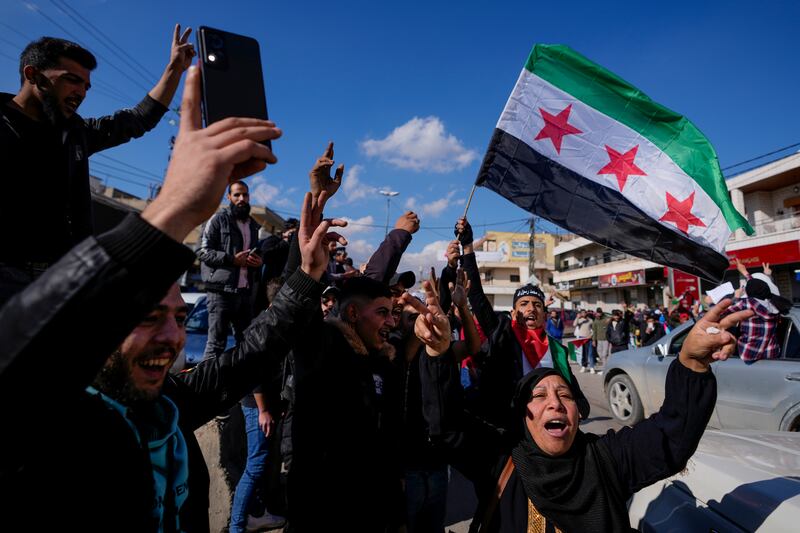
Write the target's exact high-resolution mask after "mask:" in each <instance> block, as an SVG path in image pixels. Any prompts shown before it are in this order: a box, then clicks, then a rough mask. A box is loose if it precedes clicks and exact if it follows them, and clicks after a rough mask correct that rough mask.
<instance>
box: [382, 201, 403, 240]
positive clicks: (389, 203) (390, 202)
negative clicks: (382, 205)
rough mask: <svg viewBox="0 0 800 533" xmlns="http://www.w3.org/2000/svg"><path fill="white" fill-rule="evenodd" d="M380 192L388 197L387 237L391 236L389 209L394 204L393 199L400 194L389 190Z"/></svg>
mask: <svg viewBox="0 0 800 533" xmlns="http://www.w3.org/2000/svg"><path fill="white" fill-rule="evenodd" d="M378 192H379V193H380V194H382V195H384V196H385V197H386V232H385V233H384V234H383V236H384V237H385V236H386V235H389V209H390V207H391V204H392V198H393V197H395V196H397V195H398V194H400V193H399V192H397V191H391V190H389V189H382V190H380V191H378Z"/></svg>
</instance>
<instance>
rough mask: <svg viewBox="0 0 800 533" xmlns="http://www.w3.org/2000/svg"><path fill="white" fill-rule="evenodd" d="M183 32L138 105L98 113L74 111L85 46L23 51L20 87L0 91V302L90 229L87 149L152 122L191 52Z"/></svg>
mask: <svg viewBox="0 0 800 533" xmlns="http://www.w3.org/2000/svg"><path fill="white" fill-rule="evenodd" d="M190 32H191V29H187V30H186V31H185V32H183V34H181V31H180V25H176V26H175V32H174V35H173V39H172V43H171V52H170V58H169V63H168V64H167V67H166V69H165V70H164V73H163V75H162V76H161V79H160V80H159V82H158V83H157V84H156V86H155V87H153V88H152V89H151V90H150V92H149V93H148V94H147V95H145V97H144V99H143V100H142V101H141V102H140V103H139V104H138V105H136V106H135V107H132V108H130V109H122V110H119V111H117V112H116V113H114V114H113V115H110V116H105V117H101V118H97V119H84V118H82V117H81V116H80V115H78V114H77V111H78V107H79V106H80V105H81V103H82V102H83V100H84V98H85V97H86V95H87V92H88V91H89V89H90V87H91V71H92V70H94V68H95V67H96V66H97V61H96V60H95V58H94V56H93V55H92V54H91V52H89V51H87V50H85V49H84V48H82V47H81V46H79V45H77V44H75V43H73V42H70V41H65V40H63V39H56V38H53V37H42V38H41V39H39V40H37V41H34V42H32V43H30V44H29V45H28V46H26V47H25V49H24V50H23V51H22V54H21V55H20V63H19V74H20V83H21V87H20V89H19V91H18V92H17V94H16V95H12V94H7V93H0V168H2V172H3V178H4V179H3V195H2V200H0V228H2V230H0V231H2V233H0V235H2V242H3V246H2V249H1V250H0V305H1V304H2V303H4V302H6V301H7V300H8V299H9V298H11V296H13V295H14V294H15V293H16V292H19V291H20V290H22V289H23V288H25V286H26V285H28V284H29V283H30V282H31V281H33V280H34V279H36V278H37V277H38V276H39V275H40V274H41V273H42V272H44V271H45V270H46V269H47V268H48V267H49V266H50V265H51V264H52V263H54V262H56V261H57V260H58V259H59V258H60V257H61V256H62V255H64V254H65V253H66V252H67V250H69V249H70V248H72V246H74V245H75V244H77V243H78V242H80V241H81V240H83V239H84V238H85V237H88V236H89V235H91V234H92V216H91V215H92V213H91V194H90V190H89V157H90V156H91V155H92V154H94V153H97V152H99V151H101V150H105V149H107V148H111V147H114V146H117V145H120V144H123V143H126V142H128V141H129V140H131V139H132V138H136V137H141V136H142V135H144V134H145V133H146V132H147V131H150V130H151V129H153V128H154V127H155V126H156V124H158V122H159V120H160V119H161V117H162V116H163V115H164V113H166V112H167V109H168V107H169V104H170V102H171V101H172V97H173V96H174V94H175V90H176V89H177V87H178V83H179V82H180V78H181V75H182V74H183V72H184V71H185V70H186V69H187V68H188V67H189V65H190V64H191V61H192V58H193V57H194V55H195V54H194V47H193V46H192V44H190V43H188V42H187V40H188V38H189V33H190ZM34 191H35V192H34ZM31 199H34V200H31Z"/></svg>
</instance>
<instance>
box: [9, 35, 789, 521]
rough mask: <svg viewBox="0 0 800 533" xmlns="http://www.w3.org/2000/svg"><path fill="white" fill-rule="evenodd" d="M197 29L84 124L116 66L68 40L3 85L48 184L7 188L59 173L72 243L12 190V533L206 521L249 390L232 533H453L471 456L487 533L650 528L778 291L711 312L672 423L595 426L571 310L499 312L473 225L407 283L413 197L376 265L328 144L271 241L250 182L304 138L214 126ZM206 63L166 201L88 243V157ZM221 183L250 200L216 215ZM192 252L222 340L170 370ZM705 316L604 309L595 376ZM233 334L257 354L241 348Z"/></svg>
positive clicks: (16, 134)
mask: <svg viewBox="0 0 800 533" xmlns="http://www.w3.org/2000/svg"><path fill="white" fill-rule="evenodd" d="M187 37H188V32H183V33H181V32H180V27H176V29H175V35H174V38H173V43H172V55H171V59H170V62H169V65H168V66H167V68H166V70H165V73H164V76H163V77H162V80H161V82H159V85H158V86H157V87H156V88H154V89H153V91H151V92H150V93H149V95H148V96H146V97H145V99H144V100H143V102H142V103H140V104H139V105H138V106H137V107H135V108H133V109H131V110H123V111H119V112H117V113H115V114H114V115H112V116H109V117H104V118H102V119H98V120H92V119H83V118H81V117H80V116H79V115H77V113H76V111H77V108H78V106H79V104H80V102H81V101H82V99H83V98H84V97H85V95H86V92H87V91H88V89H89V87H90V72H91V70H92V69H93V68H94V66H95V65H96V62H95V61H94V58H93V56H92V55H91V54H90V53H89V52H88V51H86V50H84V49H83V48H81V47H80V46H79V45H77V44H74V43H70V42H67V41H63V40H60V39H52V38H43V39H41V40H39V41H36V42H34V43H31V45H29V46H28V48H26V49H25V51H24V52H23V54H22V56H21V64H20V73H21V77H22V88H21V89H20V91H19V92H18V94H17V95H15V96H12V95H7V96H8V97H5V96H4V99H3V103H2V110H1V111H0V112H2V113H3V116H4V118H5V119H6V120H5V122H4V123H2V124H0V131H2V137H0V143H2V155H0V157H2V158H3V162H4V163H6V165H5V166H4V168H6V169H12V170H9V172H13V170H14V169H16V170H19V171H20V172H19V174H17V176H20V175H21V169H22V165H23V164H25V165H32V166H31V167H26V170H27V173H28V174H29V175H30V178H26V180H22V179H19V178H18V177H15V178H14V179H9V180H6V181H7V182H9V183H11V184H14V183H15V181H16V185H17V186H19V187H24V186H29V183H28V182H33V183H37V180H38V183H48V184H49V183H58V185H59V187H60V189H59V188H54V190H53V191H54V192H51V193H49V194H52V195H53V197H52V198H49V199H48V200H47V201H48V202H50V204H48V205H54V206H56V205H57V206H58V209H57V210H56V211H55V212H56V213H57V216H60V217H62V219H61V220H60V222H63V227H62V226H58V230H59V231H63V232H64V233H63V234H62V235H60V236H59V237H58V242H57V244H58V246H55V245H54V246H51V247H48V248H47V255H46V256H44V255H39V254H40V252H42V248H41V247H39V246H35V242H36V241H35V239H33V238H32V236H31V234H30V232H32V231H34V230H35V227H34V225H32V224H27V225H20V224H19V223H17V224H11V222H12V221H16V220H12V219H15V217H19V219H20V220H21V219H22V217H21V215H19V214H18V212H19V206H18V205H17V206H16V207H15V209H17V211H13V212H9V211H7V210H6V205H5V204H4V207H3V210H2V217H3V221H4V222H7V224H4V230H3V231H4V232H5V233H4V235H10V234H11V233H12V231H13V232H14V235H13V239H14V241H13V242H14V243H17V245H15V247H14V248H13V250H11V251H12V252H14V255H13V256H12V255H9V256H8V257H4V258H3V260H2V264H1V265H0V274H2V279H0V281H1V282H2V288H3V290H4V293H3V301H2V304H3V307H2V308H0V346H2V353H1V354H0V406H2V407H0V409H2V414H3V419H4V420H5V422H6V428H7V429H6V437H5V438H4V439H1V440H0V499H1V501H2V502H3V510H2V511H0V523H1V524H2V529H3V530H8V531H18V530H29V529H32V528H35V524H36V523H37V521H38V520H40V519H41V517H40V512H41V508H42V507H43V505H44V502H46V507H47V510H48V513H49V514H50V515H51V516H57V517H59V519H60V520H61V521H62V522H64V523H68V524H74V525H75V526H76V527H78V528H79V529H80V530H81V531H109V530H113V531H122V532H125V531H130V532H145V531H159V532H162V531H163V532H168V531H187V532H194V531H208V529H209V522H208V509H209V476H208V471H207V469H206V466H205V462H204V460H203V456H202V451H201V449H200V446H199V445H198V442H197V440H196V438H195V436H194V431H195V430H196V429H198V428H199V427H201V426H202V425H204V424H205V423H207V422H209V421H210V420H212V419H214V417H216V416H219V415H221V414H224V413H226V412H228V410H230V409H231V408H235V407H236V406H237V404H239V403H240V402H241V409H242V412H243V415H244V419H245V424H246V439H247V449H248V457H247V465H246V467H245V471H244V474H243V475H242V478H241V480H240V481H239V483H238V486H237V487H236V491H235V495H234V498H233V507H232V510H231V524H230V530H231V531H243V530H246V529H248V527H255V526H256V525H258V524H261V525H264V524H268V525H275V526H277V525H279V524H283V522H284V518H283V517H285V520H286V521H287V523H286V527H287V530H288V531H298V532H316V531H328V530H331V529H334V528H342V529H347V530H349V531H354V532H361V531H365V532H387V531H409V532H429V531H430V532H442V531H443V530H444V519H445V510H446V506H445V504H446V494H447V480H448V468H450V467H452V468H456V469H458V470H459V471H460V472H461V473H462V474H463V475H464V476H465V477H466V478H467V479H469V480H470V481H471V482H472V483H473V485H474V487H475V492H476V495H477V497H478V506H477V509H476V511H475V518H474V519H473V521H472V529H473V531H478V530H480V531H503V532H511V531H514V532H522V531H584V530H592V531H624V530H630V523H629V520H628V515H627V510H626V507H625V502H626V500H627V499H628V498H629V497H630V496H631V495H632V494H633V493H634V492H636V491H637V490H639V489H641V488H642V487H644V486H647V485H648V484H650V483H653V482H654V481H656V480H658V479H663V478H665V477H668V476H670V475H672V474H675V473H677V472H679V471H681V470H682V469H683V468H685V466H686V464H687V461H688V460H689V458H690V457H691V456H692V454H693V453H694V450H695V449H696V447H697V445H698V442H699V440H700V437H701V436H702V434H703V431H704V429H705V427H706V424H707V422H708V420H709V418H710V416H711V413H712V411H713V409H714V403H715V400H716V381H715V377H714V374H713V373H712V372H710V371H709V367H710V365H711V364H712V363H714V362H715V361H719V360H725V359H726V358H727V357H728V356H730V355H731V354H732V353H734V351H735V350H736V349H737V339H736V337H735V336H734V335H732V334H731V333H730V332H728V331H727V330H728V329H729V328H731V327H733V326H734V325H736V324H738V323H740V322H742V321H747V320H751V319H753V318H754V317H756V316H760V315H759V313H761V312H762V309H761V308H763V312H766V313H768V314H769V312H771V311H772V310H773V307H774V305H775V302H776V300H775V299H774V298H772V297H771V296H770V294H771V293H770V290H771V287H770V286H769V284H768V283H767V282H765V281H764V280H762V279H758V280H756V281H760V283H756V284H754V285H753V286H752V287H750V285H748V287H747V295H748V296H747V298H746V299H743V300H740V301H738V302H737V303H736V304H734V305H733V306H731V303H732V301H731V299H725V300H722V301H721V302H719V303H718V304H716V305H715V306H713V307H711V308H709V309H708V310H707V311H706V312H705V313H703V314H700V313H695V312H692V311H689V312H691V313H692V316H694V320H695V324H694V326H693V328H692V330H691V332H690V333H689V335H688V336H687V337H686V340H685V341H684V342H683V345H682V347H681V351H680V354H679V356H678V357H676V358H675V361H674V362H673V363H672V364H671V366H670V370H669V373H668V375H667V379H666V383H665V390H666V394H665V400H664V405H663V407H662V408H661V410H660V411H659V412H658V413H657V414H656V415H654V416H652V417H651V418H649V419H647V420H645V421H643V422H641V423H639V424H637V425H636V426H634V427H629V428H625V429H622V430H620V431H617V432H613V431H611V432H609V433H607V434H606V435H603V436H597V435H592V434H587V433H584V432H582V431H581V430H580V428H579V425H580V420H581V419H585V418H587V417H588V416H589V413H590V405H589V402H588V401H587V399H586V397H585V396H584V395H583V393H582V392H581V390H580V386H579V383H578V380H577V379H576V376H575V375H574V374H573V372H572V370H571V369H570V366H569V364H568V363H567V361H566V350H565V349H564V347H563V346H562V344H561V340H562V338H563V329H564V328H563V322H562V321H561V318H560V317H559V313H558V311H550V312H549V311H548V306H549V305H550V304H551V303H552V300H551V299H550V298H548V297H546V296H545V293H544V292H543V290H542V289H541V288H540V287H538V286H535V285H530V284H526V285H523V286H521V287H519V288H518V289H517V290H516V291H515V293H514V297H513V310H512V311H511V312H510V313H501V312H497V311H495V309H494V308H493V306H492V304H491V302H490V300H489V299H488V298H487V296H486V294H485V293H484V291H483V288H482V285H481V277H480V274H479V271H478V265H477V262H476V258H475V249H474V236H473V231H472V228H471V226H470V224H469V222H468V220H467V219H466V218H460V219H458V220H457V221H456V222H455V225H454V239H453V240H452V242H451V243H450V244H449V246H448V248H447V264H446V265H445V267H444V268H443V269H442V271H441V272H440V273H438V276H436V275H434V276H431V279H429V280H426V281H424V282H422V283H421V290H418V291H416V292H409V289H412V288H413V287H414V286H415V284H416V279H415V276H414V274H413V273H411V272H397V268H398V266H399V264H400V260H401V258H402V255H403V253H404V252H405V250H406V248H407V247H408V245H409V243H410V242H411V240H412V238H413V235H414V234H415V233H416V231H417V230H418V229H419V224H420V220H419V216H418V215H417V214H415V213H413V212H407V213H405V214H404V215H403V216H401V217H400V218H399V219H398V220H397V222H396V224H395V227H394V229H393V230H392V231H391V232H389V233H388V234H387V236H386V238H385V240H384V241H383V242H382V243H381V244H380V246H379V247H378V248H377V250H376V251H375V253H374V254H373V255H372V256H371V258H370V259H369V261H368V262H367V264H365V265H363V266H362V267H361V268H354V267H353V265H352V264H351V263H349V262H348V261H347V259H348V258H347V254H346V249H343V247H345V246H346V244H347V241H346V239H345V238H344V237H343V236H341V235H340V234H339V233H337V232H336V228H338V227H343V226H345V225H346V221H345V220H343V219H337V218H326V217H324V216H323V213H324V212H325V207H326V205H327V204H328V202H329V200H330V199H331V198H332V197H334V196H335V195H336V193H337V191H338V189H339V187H340V186H341V183H342V176H343V174H344V166H343V165H340V166H339V167H337V168H336V169H334V164H335V163H334V147H333V143H330V144H329V145H328V146H327V147H326V148H325V150H324V152H323V154H322V155H321V156H320V157H319V158H317V160H316V162H315V163H314V164H313V167H312V169H311V172H310V174H309V178H310V179H309V190H308V192H307V193H306V195H305V197H304V201H303V207H302V212H301V217H300V220H297V221H291V224H289V225H287V228H286V230H285V231H284V232H283V233H282V234H281V235H276V236H273V237H270V238H268V239H266V240H264V241H259V240H258V231H257V230H258V225H257V224H256V223H255V221H254V220H253V219H252V218H251V217H250V215H249V205H250V204H249V190H248V186H247V182H246V181H243V180H244V179H245V178H246V177H248V176H250V175H252V174H254V173H256V172H260V171H262V170H264V169H265V168H266V167H267V165H268V164H274V163H276V159H275V157H274V155H273V154H272V152H271V151H270V149H269V148H268V147H267V146H266V145H265V144H264V143H263V141H266V140H271V141H276V140H277V139H279V138H280V137H281V135H282V132H281V130H280V129H279V128H278V127H277V126H276V125H275V124H274V123H272V122H269V121H265V120H258V119H252V118H228V119H225V120H222V121H220V122H217V123H214V124H211V125H209V126H208V127H205V128H203V127H202V123H201V118H200V91H201V89H200V76H199V72H198V70H197V67H189V64H190V62H191V59H192V57H193V55H194V50H193V49H192V47H191V45H189V44H187V43H186V38H187ZM187 68H188V73H187V75H186V79H185V88H184V94H183V100H182V103H181V121H180V131H179V135H178V137H177V140H176V143H175V148H174V152H173V156H172V158H171V161H170V165H169V168H168V170H167V173H166V176H165V178H164V184H163V187H162V189H161V191H160V193H159V195H158V196H157V197H156V198H155V200H154V201H153V202H151V203H150V204H149V205H148V206H147V207H146V208H145V209H144V211H143V212H142V213H141V215H130V216H128V217H127V218H126V219H125V220H124V221H123V222H122V223H121V224H120V225H119V226H118V227H117V228H115V229H113V230H111V231H109V232H107V233H104V234H102V235H99V236H91V235H90V233H91V232H90V228H88V227H83V226H85V224H83V223H81V224H82V226H81V227H79V226H78V225H77V221H79V220H83V221H86V220H89V216H88V212H87V210H88V187H87V185H86V183H85V182H86V181H87V180H88V163H87V158H88V156H89V155H90V154H91V153H94V152H96V151H98V150H101V149H104V148H108V147H110V146H113V145H116V144H119V143H122V142H126V141H127V140H129V139H130V138H132V137H137V136H139V135H142V134H143V133H144V132H145V131H147V130H148V129H150V128H152V127H153V126H154V125H155V123H156V122H157V121H158V119H159V118H160V117H161V115H163V113H164V112H165V111H166V108H167V106H168V104H169V103H170V100H171V98H172V95H173V93H174V92H175V88H176V87H177V84H178V81H179V79H180V77H181V74H182V73H183V72H184V71H185V70H186V69H187ZM48 143H49V144H48ZM43 189H44V188H43ZM56 190H58V191H63V192H58V193H57V192H55V191H56ZM223 196H225V197H226V200H227V202H228V204H229V205H228V206H226V207H225V208H224V209H222V210H221V211H218V212H217V209H218V207H219V203H220V198H222V197H223ZM72 198H74V199H75V200H74V201H72V200H69V201H68V199H72ZM12 200H15V199H12ZM10 213H17V214H16V215H12V214H10ZM54 216H56V215H54ZM60 222H59V223H60ZM201 224H204V229H203V234H202V239H201V242H200V245H199V247H198V249H197V250H196V251H191V250H188V249H187V248H186V247H185V246H183V245H182V244H181V243H182V242H183V240H184V238H185V237H186V236H187V235H188V234H189V232H190V231H192V230H193V229H194V228H196V227H197V226H199V225H201ZM11 228H13V230H12V229H11ZM8 238H9V239H11V238H12V237H10V236H9V237H8ZM6 250H7V252H6V253H10V252H8V247H6ZM195 260H199V262H200V264H201V272H202V278H203V282H204V283H205V286H206V289H207V291H208V302H209V304H208V305H209V337H208V343H207V346H206V350H205V355H204V359H203V361H202V362H200V363H199V364H197V365H196V366H193V367H191V368H188V369H186V370H184V371H182V372H179V373H177V374H171V373H170V372H169V370H170V368H171V367H172V365H173V363H174V361H175V360H176V358H177V356H178V354H179V353H180V351H181V349H182V347H183V345H184V343H185V340H186V333H185V330H184V327H183V326H184V321H185V319H186V315H187V306H186V304H185V303H184V301H183V299H182V297H181V293H180V289H179V286H178V284H177V282H176V280H177V279H178V278H179V277H180V275H181V274H182V273H183V272H184V271H185V270H186V269H187V268H188V267H190V266H191V265H192V264H193V262H194V261H195ZM434 274H435V273H434ZM748 283H750V282H749V281H748ZM762 284H763V286H762ZM764 286H766V292H764ZM751 300H752V301H751ZM770 305H772V306H773V307H770ZM758 306H761V307H758ZM658 311H660V313H659V312H658ZM684 311H688V310H687V309H686V308H685V306H683V305H682V304H681V305H679V306H677V307H676V309H666V310H663V309H659V310H653V312H652V313H643V312H641V311H639V310H633V309H624V310H615V311H614V312H613V313H612V314H611V316H608V317H607V316H606V315H605V314H604V313H603V312H602V311H600V310H598V312H597V313H596V314H594V315H592V314H591V313H588V312H583V311H582V312H581V313H579V316H578V319H577V320H576V323H575V330H576V335H579V336H580V338H584V339H586V338H589V337H591V342H586V343H585V344H584V346H585V347H588V348H587V349H586V350H584V353H585V354H586V360H587V361H586V362H585V363H584V364H583V365H582V370H581V371H583V368H586V367H588V368H589V371H590V372H591V371H592V369H594V355H593V354H594V353H597V356H598V358H599V359H600V361H601V362H602V361H604V360H605V359H606V358H607V357H609V355H610V354H613V353H615V352H617V351H619V350H622V349H625V348H626V347H627V346H629V345H630V344H631V343H632V342H634V343H638V342H642V343H647V342H654V341H655V339H657V338H658V335H660V334H659V333H657V332H658V331H659V328H663V327H664V326H667V325H669V324H670V322H669V321H670V319H671V317H672V316H673V314H675V312H677V315H678V321H681V320H682V315H683V314H684ZM695 315H696V316H695ZM662 318H663V320H662ZM688 319H689V318H688V317H687V320H688ZM745 323H746V322H742V324H743V327H742V331H743V332H745V331H746V328H745V327H744V324H745ZM229 327H230V328H232V329H233V332H234V337H235V340H236V343H235V346H233V347H232V348H227V349H226V337H227V331H228V328H229ZM637 330H638V333H636V331H637ZM632 339H633V340H632ZM739 344H740V350H741V349H742V348H741V346H742V339H741V338H740V339H739ZM748 346H749V345H748ZM50 414H52V415H53V416H49V415H50ZM270 439H273V440H277V441H279V446H269V441H270ZM276 466H277V467H276ZM271 474H274V475H275V476H276V477H275V479H276V480H277V481H276V482H275V483H268V482H266V481H267V480H266V479H265V478H267V477H269V476H270V475H271ZM264 486H270V487H272V488H273V490H269V491H260V490H259V489H260V488H261V487H264ZM259 493H261V494H259ZM278 515H280V516H278ZM249 516H255V517H256V518H255V519H251V518H248V517H249ZM343 520H344V521H345V523H342V521H343Z"/></svg>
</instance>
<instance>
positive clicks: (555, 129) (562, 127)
mask: <svg viewBox="0 0 800 533" xmlns="http://www.w3.org/2000/svg"><path fill="white" fill-rule="evenodd" d="M570 111H572V104H569V105H568V106H567V107H566V108H564V109H563V110H562V111H561V112H560V113H559V114H558V115H552V114H550V113H548V112H547V111H545V110H544V109H542V108H541V107H540V108H539V113H541V114H542V118H543V119H544V128H542V131H540V132H539V134H538V135H537V136H536V138H535V139H534V141H538V140H539V139H550V140H551V141H553V146H555V148H556V153H558V154H560V153H561V141H562V140H563V139H564V136H565V135H574V134H576V133H583V132H582V131H581V130H579V129H578V128H576V127H575V126H573V125H572V124H570V123H568V122H567V120H568V119H569V113H570Z"/></svg>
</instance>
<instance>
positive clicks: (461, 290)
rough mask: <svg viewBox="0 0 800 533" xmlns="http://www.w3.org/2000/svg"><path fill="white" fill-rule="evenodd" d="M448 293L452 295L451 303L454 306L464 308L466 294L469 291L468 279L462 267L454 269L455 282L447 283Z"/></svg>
mask: <svg viewBox="0 0 800 533" xmlns="http://www.w3.org/2000/svg"><path fill="white" fill-rule="evenodd" d="M448 286H449V289H450V295H451V296H452V297H453V304H454V305H455V306H456V307H460V308H462V309H463V308H464V307H466V306H467V294H468V293H469V286H470V285H469V279H468V278H467V273H466V272H464V269H462V268H459V269H458V270H456V282H455V283H453V282H452V281H451V282H450V283H449V284H448Z"/></svg>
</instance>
